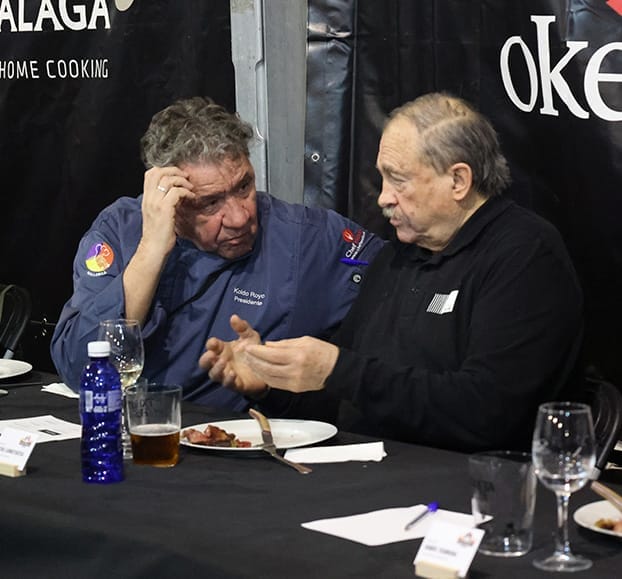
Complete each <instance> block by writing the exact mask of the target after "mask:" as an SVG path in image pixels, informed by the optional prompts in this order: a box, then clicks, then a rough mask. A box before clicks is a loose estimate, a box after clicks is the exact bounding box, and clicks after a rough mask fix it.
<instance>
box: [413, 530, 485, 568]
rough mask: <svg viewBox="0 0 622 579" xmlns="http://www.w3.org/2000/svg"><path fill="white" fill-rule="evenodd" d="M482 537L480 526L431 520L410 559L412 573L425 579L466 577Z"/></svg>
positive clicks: (482, 532)
mask: <svg viewBox="0 0 622 579" xmlns="http://www.w3.org/2000/svg"><path fill="white" fill-rule="evenodd" d="M483 537H484V531H483V530H482V529H476V528H469V527H465V526H462V525H454V524H452V523H445V522H442V521H434V522H433V523H432V524H431V525H430V527H429V528H428V532H427V533H426V535H425V537H424V539H423V541H422V542H421V546H420V547H419V551H417V556H416V557H415V560H414V561H413V564H414V565H415V575H417V576H418V577H425V578H427V579H457V578H459V577H466V575H467V573H468V571H469V567H470V566H471V562H472V561H473V557H475V553H476V552H477V549H478V547H479V544H480V543H481V541H482V538H483Z"/></svg>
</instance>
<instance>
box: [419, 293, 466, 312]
mask: <svg viewBox="0 0 622 579" xmlns="http://www.w3.org/2000/svg"><path fill="white" fill-rule="evenodd" d="M457 298H458V290H453V291H452V292H449V293H448V294H434V297H433V298H432V301H431V302H430V303H429V305H428V309H427V310H426V312H429V313H431V314H448V313H450V312H453V311H454V305H455V303H456V299H457Z"/></svg>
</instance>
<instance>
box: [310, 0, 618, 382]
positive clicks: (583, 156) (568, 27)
mask: <svg viewBox="0 0 622 579" xmlns="http://www.w3.org/2000/svg"><path fill="white" fill-rule="evenodd" d="M311 2H313V0H311ZM353 4H355V5H356V10H352V11H350V13H348V14H347V16H348V17H353V18H354V19H355V20H356V22H355V24H353V23H352V22H349V21H348V22H345V23H344V24H343V28H344V29H346V30H356V38H355V39H352V38H350V35H347V43H348V46H354V47H355V52H356V54H355V56H354V57H353V58H352V59H351V60H352V61H353V62H354V63H355V64H354V72H353V83H354V89H353V95H354V96H353V99H352V103H353V104H352V118H353V122H352V131H351V134H347V135H342V137H343V139H344V140H345V141H346V147H347V148H349V149H350V150H351V164H350V167H349V170H350V182H351V187H350V189H349V193H348V195H349V197H348V199H347V201H344V200H343V199H342V198H340V199H339V201H337V202H336V205H337V206H345V205H346V204H347V206H349V207H350V208H351V211H350V216H351V217H353V218H354V219H355V220H357V221H359V222H360V223H362V224H364V225H366V226H368V227H369V228H371V229H373V230H375V231H377V232H379V233H383V234H385V235H386V234H388V233H389V231H388V228H387V226H386V223H385V220H384V219H383V218H382V217H381V214H380V212H379V211H378V209H377V207H376V198H377V195H378V191H379V190H380V179H379V176H378V175H377V172H376V171H375V169H374V166H375V159H376V152H377V147H378V141H379V137H380V132H381V128H382V124H383V122H384V120H385V118H386V115H387V113H388V112H389V111H391V110H392V109H393V108H394V107H396V106H398V105H400V104H402V103H404V102H406V101H408V100H410V99H413V98H415V97H416V96H418V95H420V94H423V93H426V92H430V91H437V90H446V91H449V92H452V93H454V94H457V95H460V96H463V97H465V98H466V99H468V100H470V101H471V102H473V103H474V104H475V105H476V106H477V107H478V108H479V109H480V110H481V111H482V112H483V113H484V114H486V115H487V116H488V117H489V118H491V120H492V122H493V123H494V125H495V127H496V128H497V130H498V132H499V134H500V138H501V142H502V146H503V149H504V151H505V153H506V155H507V157H508V160H509V162H510V165H511V170H512V175H513V185H512V187H511V189H510V191H509V192H508V194H509V195H510V196H511V197H513V198H514V199H516V200H517V202H518V203H520V204H521V205H524V206H526V207H530V208H532V209H534V210H535V211H537V212H538V213H540V214H542V215H543V216H545V217H546V218H548V219H549V220H550V221H552V222H553V223H554V224H555V225H556V226H557V227H558V228H559V229H560V231H561V233H562V235H563V236H564V238H565V240H566V243H567V245H568V248H569V251H570V253H571V255H572V257H573V260H574V263H575V265H576V267H577V270H578V272H579V275H580V278H581V280H582V284H583V287H584V291H585V297H586V314H587V335H586V364H593V365H595V366H596V367H597V369H598V370H600V372H601V373H603V374H605V376H606V377H608V378H609V379H611V380H614V381H616V382H617V383H618V384H621V385H622V364H621V363H620V352H621V350H620V349H621V347H622V346H621V344H622V342H621V341H620V338H619V334H620V329H621V328H622V226H621V225H620V221H621V220H622V0H609V1H607V0H548V1H544V0H539V1H538V0H520V1H515V0H482V1H480V2H462V1H460V0H430V1H421V2H412V1H410V0H386V1H384V2H366V1H360V2H355V3H353ZM344 13H345V12H344ZM315 108H319V107H317V105H316V107H315ZM323 115H324V116H326V111H325V110H324V111H323ZM324 122H326V121H324ZM311 124H312V123H311V122H310V120H309V119H307V126H310V125H311ZM330 138H332V139H333V140H334V139H335V138H336V137H335V136H334V135H333V136H331V137H330ZM316 150H317V149H316ZM312 176H313V175H312ZM321 186H322V187H323V188H324V189H326V181H325V180H324V182H323V183H322V184H321ZM334 193H335V195H336V196H339V195H343V194H345V193H343V192H342V191H340V190H336V191H335V192H334Z"/></svg>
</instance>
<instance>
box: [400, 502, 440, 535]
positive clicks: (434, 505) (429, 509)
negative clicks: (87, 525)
mask: <svg viewBox="0 0 622 579" xmlns="http://www.w3.org/2000/svg"><path fill="white" fill-rule="evenodd" d="M437 510H438V503H437V502H433V503H430V504H429V505H428V506H427V507H426V508H425V511H423V513H419V514H418V515H417V516H416V517H415V518H414V519H413V520H412V521H410V523H408V524H407V525H406V526H405V527H404V530H405V531H408V530H410V529H411V528H412V527H413V526H414V525H415V524H416V523H418V522H419V521H420V520H421V519H423V517H425V516H426V515H429V514H430V513H435V512H436V511H437Z"/></svg>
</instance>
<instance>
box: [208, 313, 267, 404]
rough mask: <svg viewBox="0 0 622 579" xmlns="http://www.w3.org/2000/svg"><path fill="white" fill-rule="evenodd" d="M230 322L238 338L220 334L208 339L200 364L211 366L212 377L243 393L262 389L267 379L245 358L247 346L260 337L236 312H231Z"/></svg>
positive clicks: (259, 340) (209, 367)
mask: <svg viewBox="0 0 622 579" xmlns="http://www.w3.org/2000/svg"><path fill="white" fill-rule="evenodd" d="M230 324H231V327H232V328H233V330H234V331H235V332H236V333H237V334H238V339H237V340H233V341H231V342H226V341H224V340H221V339H219V338H210V339H209V340H207V342H206V344H205V353H204V354H203V355H202V356H201V358H200V359H199V366H201V368H205V369H206V370H209V377H210V378H211V379H212V380H214V381H216V382H220V383H221V384H223V385H224V386H227V387H229V388H234V389H235V390H237V391H238V392H241V393H242V394H249V395H253V394H258V393H260V392H263V391H264V390H265V389H266V388H267V386H266V383H265V382H264V381H263V380H261V379H260V378H259V377H257V375H256V374H254V372H253V371H252V370H251V369H250V368H249V367H248V365H247V364H246V362H245V357H246V354H245V348H246V347H247V346H248V345H252V344H261V338H260V337H259V334H258V333H257V332H256V331H255V330H254V329H253V328H252V327H251V326H250V324H249V323H248V322H246V321H245V320H243V319H241V318H240V317H239V316H237V315H235V314H234V315H233V316H231V319H230Z"/></svg>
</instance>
